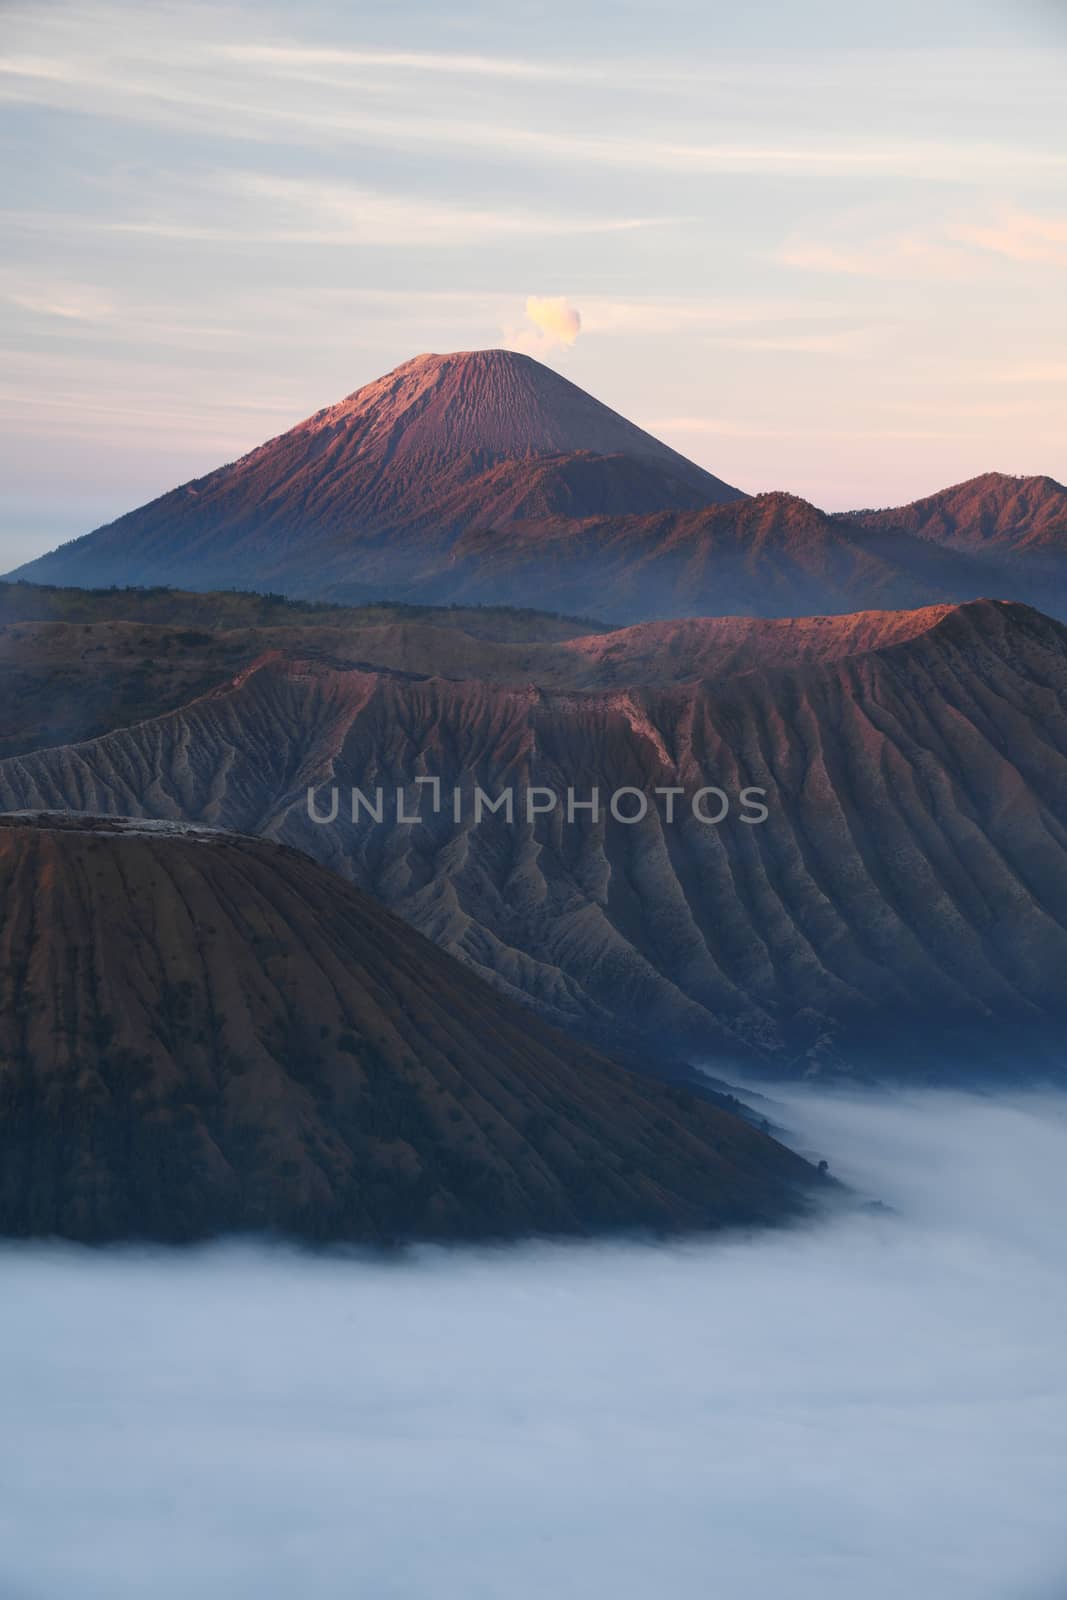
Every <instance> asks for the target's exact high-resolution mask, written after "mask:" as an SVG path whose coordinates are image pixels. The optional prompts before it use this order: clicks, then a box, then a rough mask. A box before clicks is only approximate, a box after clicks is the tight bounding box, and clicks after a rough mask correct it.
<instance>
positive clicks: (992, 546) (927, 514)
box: [846, 472, 1067, 560]
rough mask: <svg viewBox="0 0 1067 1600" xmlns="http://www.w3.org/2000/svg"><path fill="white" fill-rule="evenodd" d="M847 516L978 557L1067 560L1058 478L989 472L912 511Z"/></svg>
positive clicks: (1064, 493) (1066, 495)
mask: <svg viewBox="0 0 1067 1600" xmlns="http://www.w3.org/2000/svg"><path fill="white" fill-rule="evenodd" d="M846 515H847V517H848V519H849V520H850V521H852V522H853V523H855V524H857V525H859V526H860V527H863V528H867V529H870V530H872V531H874V530H878V531H885V530H892V529H897V528H902V529H904V530H905V531H906V532H908V533H913V534H917V535H918V536H919V537H920V538H923V539H931V540H933V541H934V542H935V543H937V544H940V545H944V546H946V547H947V548H949V549H953V550H963V551H966V552H968V553H969V554H972V555H983V556H984V555H992V556H994V557H996V558H999V559H1003V558H1004V557H1005V556H1019V555H1025V556H1027V557H1031V558H1035V559H1037V560H1041V559H1047V558H1049V557H1052V558H1062V557H1067V488H1064V486H1063V484H1062V483H1057V482H1056V480H1055V478H1045V477H1034V478H1013V477H1009V476H1008V474H1007V473H1003V472H986V473H983V475H982V476H981V477H978V478H971V479H969V480H968V481H967V482H966V483H957V484H954V485H953V487H952V488H951V489H942V490H941V491H940V493H938V494H932V495H928V496H927V497H926V499H924V500H914V501H912V503H911V504H910V505H906V506H897V507H893V508H890V509H888V510H884V511H850V512H848V513H847V514H846Z"/></svg>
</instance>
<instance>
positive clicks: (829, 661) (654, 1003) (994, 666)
mask: <svg viewBox="0 0 1067 1600" xmlns="http://www.w3.org/2000/svg"><path fill="white" fill-rule="evenodd" d="M397 643H398V641H397V638H396V637H395V636H394V638H393V639H392V641H391V644H390V645H389V648H392V647H395V646H397ZM408 644H410V639H409V640H408ZM422 645H425V640H423V641H422ZM422 645H420V648H421V647H422ZM484 646H485V641H481V642H480V643H479V642H478V641H472V642H471V643H470V644H469V645H464V646H463V649H464V651H466V650H468V649H471V650H472V651H473V650H475V648H476V647H477V648H482V647H484ZM358 647H359V641H358V640H356V641H353V648H358ZM386 648H387V646H386V642H385V641H382V640H379V641H378V642H377V645H375V646H374V647H373V648H372V650H371V652H370V653H371V654H373V651H374V650H377V651H378V652H379V653H381V652H383V651H384V650H385V649H386ZM613 649H618V650H619V651H620V652H621V655H620V658H619V661H615V660H613V657H612V651H613ZM679 651H680V652H681V654H680V657H679ZM554 652H555V653H554V654H553V655H552V656H551V657H544V658H542V659H541V663H540V665H538V666H536V667H535V671H536V672H537V674H538V676H541V677H543V678H545V679H546V680H547V679H548V678H550V677H551V678H553V680H554V681H553V682H552V684H551V685H550V686H547V687H543V686H541V685H539V684H538V683H537V681H536V679H534V678H532V677H531V676H528V675H527V676H521V675H516V677H515V678H513V680H512V681H511V682H510V683H509V682H506V681H503V680H499V681H492V680H491V679H490V678H489V677H474V678H464V677H462V676H457V677H445V676H442V675H440V674H439V673H426V672H422V673H420V672H417V671H413V670H409V669H407V668H399V667H395V668H387V667H384V666H381V665H375V664H373V662H365V663H364V664H363V665H356V664H354V663H352V662H346V661H344V660H341V659H338V658H336V657H335V658H332V659H331V658H326V657H318V658H307V657H304V658H301V657H299V656H298V655H294V654H291V653H288V652H286V651H285V650H282V649H276V650H274V651H273V652H270V653H268V654H266V655H264V656H262V657H261V658H259V659H258V660H257V661H256V662H254V663H252V664H251V665H250V666H249V667H247V668H245V669H244V670H242V671H241V672H239V673H238V674H236V675H235V676H234V677H233V678H232V679H231V680H230V681H229V682H228V683H226V684H225V685H221V686H219V687H217V688H215V689H213V690H212V691H211V692H210V693H208V694H207V695H205V696H202V697H201V698H200V699H198V700H196V701H195V702H192V703H190V704H188V705H186V706H184V707H182V708H181V709H179V710H176V711H171V712H169V713H168V714H166V715H162V716H159V717H156V718H154V719H151V720H149V721H146V722H143V723H141V724H139V725H137V726H133V727H129V728H124V729H117V730H115V731H114V732H112V733H110V734H108V735H106V736H103V737H100V738H97V739H93V740H90V741H88V742H86V743H83V744H81V745H76V746H65V747H61V748H58V749H51V750H43V751H39V752H37V753H35V754H30V755H25V756H20V757H11V758H9V759H7V760H5V761H2V762H0V805H3V806H4V807H5V808H10V809H20V808H25V807H65V808H70V809H74V810H86V811H95V812H110V813H129V814H134V815H144V816H152V817H170V818H175V819H186V820H191V821H195V822H198V823H207V824H212V825H218V826H223V827H227V828H233V829H238V830H240V831H243V832H248V833H256V834H260V835H263V836H266V837H268V838H274V839H279V840H282V841H284V842H287V843H289V844H292V845H298V846H300V847H301V848H303V849H305V850H306V851H308V852H309V853H312V854H314V855H316V856H317V857H318V858H319V859H320V860H322V861H323V862H325V863H326V864H327V865H329V866H331V867H333V868H335V869H336V870H337V871H338V872H339V873H340V874H343V875H345V876H347V877H349V878H350V879H352V880H353V881H354V882H356V883H357V884H359V885H360V886H361V887H363V888H365V889H368V890H369V891H371V892H372V893H373V894H374V895H376V896H377V897H378V898H379V899H381V900H382V901H383V902H384V903H386V904H388V905H389V906H390V907H391V908H392V909H394V910H395V911H397V912H399V913H400V914H401V915H402V916H403V917H404V918H405V919H407V920H408V921H409V922H411V923H412V924H414V925H415V926H417V927H418V928H420V929H421V930H422V931H423V932H424V933H426V934H427V935H429V936H430V937H431V938H433V939H434V941H435V942H436V943H438V944H439V945H441V946H442V947H444V948H445V949H446V950H448V951H450V952H451V953H453V954H454V955H457V956H459V957H460V958H462V959H463V960H464V961H465V962H466V963H467V965H468V966H469V967H472V968H474V969H475V970H477V971H478V972H479V973H481V974H482V975H483V976H485V977H487V978H489V979H490V980H491V981H492V982H493V983H494V984H495V986H496V987H497V989H498V990H500V991H502V992H504V993H510V994H512V995H514V996H516V997H518V998H522V999H524V1000H526V1001H528V1002H532V1003H533V1004H534V1005H535V1006H536V1007H537V1008H538V1009H539V1010H540V1012H541V1013H542V1014H543V1015H544V1016H546V1017H547V1018H549V1019H550V1020H551V1021H553V1022H554V1023H557V1024H563V1025H565V1026H567V1027H568V1028H571V1029H579V1030H582V1031H583V1032H584V1033H585V1034H586V1035H587V1036H588V1037H590V1038H594V1039H598V1040H600V1041H602V1042H604V1043H606V1044H610V1045H611V1046H612V1047H613V1048H618V1047H619V1042H620V1041H623V1040H630V1041H632V1040H634V1039H637V1040H640V1041H642V1048H644V1049H645V1050H647V1051H648V1052H649V1053H650V1054H652V1053H654V1052H656V1051H661V1050H662V1051H668V1052H672V1053H673V1052H677V1051H685V1052H687V1053H688V1054H689V1055H690V1057H693V1058H703V1059H711V1058H715V1059H716V1060H718V1061H719V1062H720V1063H729V1062H731V1061H733V1062H736V1061H737V1060H738V1059H743V1060H745V1061H747V1062H748V1063H750V1064H751V1065H754V1066H762V1067H763V1068H764V1069H766V1070H771V1071H775V1072H805V1073H806V1072H810V1071H819V1070H822V1069H823V1068H824V1067H827V1066H828V1067H834V1068H836V1067H837V1066H839V1065H841V1064H842V1063H844V1064H845V1065H848V1066H851V1067H855V1068H856V1069H858V1070H864V1071H877V1072H881V1073H886V1074H897V1075H900V1076H911V1077H915V1076H919V1077H926V1076H938V1077H942V1078H943V1077H948V1076H952V1074H953V1073H955V1072H957V1071H963V1069H964V1067H967V1068H968V1069H969V1070H971V1071H972V1072H974V1071H978V1070H987V1071H990V1072H1008V1073H1014V1074H1021V1073H1023V1072H1026V1071H1031V1072H1032V1071H1037V1070H1039V1069H1041V1070H1045V1069H1049V1070H1061V1069H1060V1067H1059V1062H1060V1053H1059V1052H1060V1043H1059V1041H1060V1039H1061V1037H1062V1029H1063V1024H1064V1021H1065V1010H1067V1000H1065V995H1064V987H1063V982H1062V978H1063V972H1064V970H1065V963H1067V830H1065V827H1064V822H1063V818H1064V815H1065V811H1067V629H1065V628H1064V627H1063V626H1061V625H1060V624H1058V623H1056V622H1054V621H1052V620H1050V619H1049V618H1047V617H1044V616H1042V615H1041V614H1039V613H1037V612H1035V611H1033V610H1031V609H1029V608H1027V607H1025V606H1021V605H1017V604H1010V603H1001V602H994V601H980V602H975V603H973V604H967V605H963V606H957V607H933V608H930V609H928V610H926V611H923V612H919V613H913V614H910V615H908V616H897V617H889V616H884V615H883V616H881V617H872V616H870V615H868V616H864V617H850V618H841V619H833V618H826V617H819V618H813V619H810V620H809V621H808V622H806V623H804V624H801V623H786V622H763V621H745V620H744V619H724V620H714V619H712V620H708V621H706V622H705V623H704V624H703V625H700V624H696V623H693V624H682V625H672V626H666V625H653V626H651V627H649V628H642V629H634V630H626V631H625V632H624V633H621V634H615V635H612V634H608V635H606V636H605V635H599V636H596V635H594V636H589V637H587V639H586V640H584V641H583V640H582V639H580V638H579V639H575V640H573V641H562V642H560V643H559V644H558V645H557V646H555V647H554ZM470 659H471V660H472V662H473V661H475V660H476V659H480V660H482V661H484V659H485V658H484V656H482V657H480V658H477V657H476V656H471V657H470ZM568 662H569V663H570V666H569V668H568V665H567V663H568ZM620 662H621V665H620ZM497 663H498V666H500V665H501V658H499V657H498V658H497ZM568 671H569V672H570V674H571V676H570V677H569V678H568V676H567V672H568ZM617 672H621V673H622V676H623V679H624V681H623V683H621V684H620V683H618V682H617V681H614V679H613V674H615V673H617ZM601 675H603V676H601ZM641 680H644V681H641ZM416 776H421V777H433V776H436V777H439V778H440V780H441V784H442V789H443V795H444V804H443V805H442V807H441V810H440V811H439V812H438V813H434V812H433V811H432V810H431V807H430V800H429V798H428V794H429V791H428V790H427V789H426V787H425V786H424V787H423V788H422V790H421V793H422V796H423V801H422V810H423V819H422V821H421V822H420V823H419V824H418V825H415V826H408V825H406V824H403V823H400V824H398V823H397V822H396V820H395V815H396V814H395V809H394V803H393V802H394V798H395V791H396V790H397V789H403V791H404V796H405V807H406V810H407V811H408V812H409V813H410V812H412V811H413V810H414V809H415V807H416V806H417V805H418V804H419V792H420V791H419V789H418V788H417V786H416V784H415V782H414V779H415V777H416ZM475 784H477V785H479V786H480V787H481V788H482V789H484V790H485V792H486V793H487V794H488V795H490V796H491V797H494V798H498V797H499V795H500V792H501V791H502V790H503V789H505V788H508V787H512V788H514V789H515V791H516V793H517V795H519V796H520V801H519V803H518V806H517V810H516V813H515V815H514V820H513V822H512V823H509V822H508V821H507V819H506V816H505V815H504V814H502V813H498V814H495V815H483V816H482V818H481V819H480V820H479V821H477V822H476V821H475V820H474V816H473V808H472V804H471V800H472V790H473V786H474V785H475ZM705 785H717V786H719V787H720V788H722V789H723V790H724V791H725V793H726V795H727V797H728V799H729V801H730V806H731V809H730V812H729V815H728V816H727V817H726V819H725V820H724V821H723V822H722V823H721V824H720V825H709V824H707V823H705V822H702V821H700V820H699V819H698V818H697V817H696V816H695V815H694V813H693V810H692V805H691V801H692V796H693V794H694V793H695V791H696V790H697V789H699V788H701V787H703V786H705ZM332 786H336V787H337V789H338V798H339V810H338V816H337V819H336V821H335V822H333V823H331V824H329V825H318V824H316V823H315V822H313V821H312V820H310V818H309V814H308V807H307V793H308V789H309V787H311V788H313V789H314V790H315V791H316V793H317V794H318V796H319V802H320V805H322V806H325V807H327V808H328V806H329V800H330V789H331V787H332ZM379 786H380V787H381V788H382V790H383V795H384V796H385V797H387V799H386V801H385V802H384V803H383V820H382V821H381V822H380V823H378V822H374V821H372V820H371V819H370V817H369V816H368V815H367V813H366V812H365V811H360V812H359V815H358V820H357V821H356V822H355V823H353V821H352V819H351V811H350V804H349V801H350V796H351V791H352V789H353V787H359V788H360V789H361V790H363V791H364V793H365V794H367V795H368V796H369V797H370V798H371V799H373V798H374V795H375V790H376V789H377V788H378V787H379ZM531 786H543V787H546V788H547V789H549V790H550V791H551V792H552V794H554V795H556V796H558V797H560V799H559V803H558V805H557V807H556V809H555V810H554V811H552V812H551V813H549V814H540V815H534V816H533V817H532V818H529V817H527V815H526V814H525V812H524V810H523V807H522V803H521V796H522V795H523V794H524V793H525V791H526V790H527V789H528V788H530V787H531ZM593 786H596V787H598V788H599V790H600V791H601V794H602V796H603V797H604V800H603V806H604V810H602V812H601V815H600V816H599V817H598V818H596V819H594V818H593V816H592V815H591V814H590V812H589V811H588V810H582V811H576V812H575V814H574V817H573V820H570V821H568V820H567V818H566V815H565V800H566V796H567V792H568V790H569V789H570V790H573V791H574V795H575V797H576V798H578V799H580V800H581V799H588V798H589V796H590V790H591V788H592V787H593ZM750 786H752V787H757V788H762V789H765V790H766V805H767V808H768V812H769V815H768V817H767V820H766V821H765V822H763V823H761V824H760V825H747V824H746V823H744V822H743V821H742V820H741V818H742V815H744V814H745V813H744V811H743V809H742V806H741V794H742V791H743V790H744V789H746V788H748V787H750ZM455 787H459V788H460V790H461V792H462V795H463V796H465V797H466V798H465V804H464V805H463V806H462V807H461V815H460V820H459V821H458V822H456V821H455V820H454V818H453V813H452V806H451V795H452V790H453V788H455ZM623 787H628V788H631V789H633V788H636V789H638V790H640V791H641V792H642V794H644V795H646V796H648V797H652V798H651V801H650V803H649V806H648V811H647V814H646V815H645V817H644V819H643V820H642V821H640V822H638V823H637V824H633V825H631V824H629V823H625V822H621V821H619V820H617V819H616V818H614V817H613V816H611V815H610V813H608V812H607V811H606V807H607V798H606V797H607V796H608V795H610V794H611V793H612V792H614V791H616V790H619V789H622V788H623ZM657 788H660V789H662V788H677V789H679V790H681V791H683V797H682V798H681V799H680V800H678V801H677V813H676V816H675V819H674V821H673V822H669V821H668V820H667V818H666V815H665V802H664V801H663V800H662V798H660V797H655V796H654V791H655V790H656V789H657ZM630 804H631V805H632V804H633V801H632V799H631V802H630Z"/></svg>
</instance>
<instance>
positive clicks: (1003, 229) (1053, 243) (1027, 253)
mask: <svg viewBox="0 0 1067 1600" xmlns="http://www.w3.org/2000/svg"><path fill="white" fill-rule="evenodd" d="M949 231H950V233H951V235H952V237H953V238H955V239H958V240H959V241H960V242H961V243H962V244H967V245H974V246H975V247H976V248H977V249H979V250H986V251H989V252H990V253H991V254H993V255H998V256H1007V257H1008V259H1009V260H1011V261H1028V262H1039V263H1042V264H1049V265H1053V266H1067V218H1064V217H1042V216H1036V215H1035V214H1034V213H1033V212H1028V211H1012V212H1009V213H1008V214H1007V215H1005V216H1003V217H1002V218H1000V219H999V220H998V221H996V222H992V223H986V224H973V223H972V224H970V225H957V226H955V227H953V228H951V229H950V230H949Z"/></svg>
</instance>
